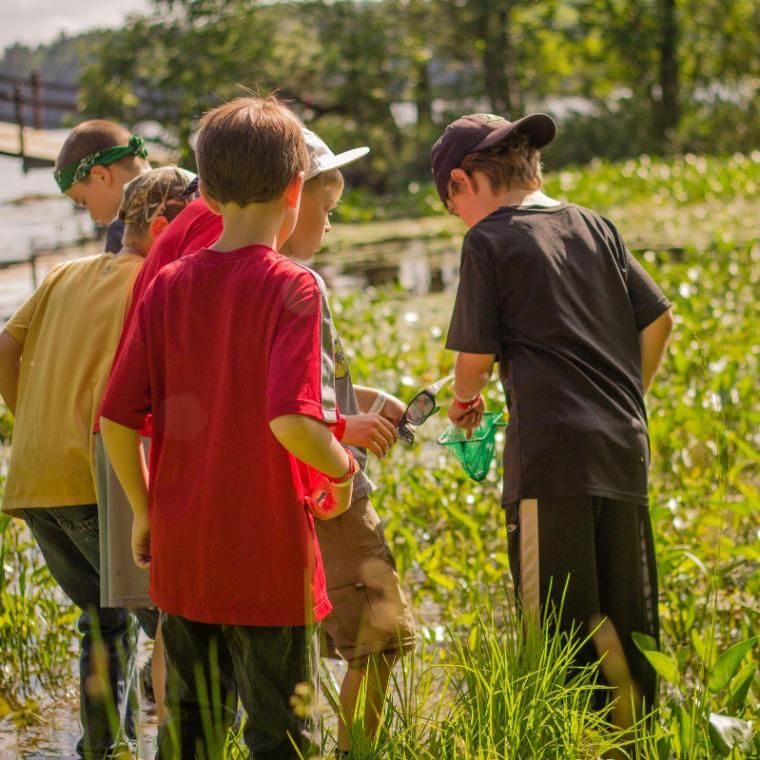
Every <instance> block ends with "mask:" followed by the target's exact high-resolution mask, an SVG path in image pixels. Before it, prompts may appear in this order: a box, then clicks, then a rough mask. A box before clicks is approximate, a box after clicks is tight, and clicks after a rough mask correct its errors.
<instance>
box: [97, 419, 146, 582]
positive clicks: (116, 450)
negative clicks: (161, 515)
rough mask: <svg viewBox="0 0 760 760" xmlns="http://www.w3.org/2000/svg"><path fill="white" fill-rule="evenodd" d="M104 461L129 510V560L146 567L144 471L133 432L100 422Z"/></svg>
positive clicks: (116, 424) (134, 432) (104, 421)
mask: <svg viewBox="0 0 760 760" xmlns="http://www.w3.org/2000/svg"><path fill="white" fill-rule="evenodd" d="M100 430H101V434H102V436H103V443H104V444H105V447H106V451H107V452H108V458H109V459H110V460H111V465H112V466H113V469H114V472H115V473H116V475H117V477H118V478H119V482H120V483H121V487H122V488H123V489H124V493H125V494H126V495H127V498H128V499H129V505H130V506H131V507H132V513H133V515H134V522H133V524H132V557H133V559H134V561H135V564H136V565H137V566H138V567H141V568H143V569H147V568H149V567H150V520H149V518H148V469H147V466H146V463H145V457H144V456H143V450H142V446H141V445H140V434H139V433H138V431H137V430H133V429H132V428H128V427H125V426H124V425H120V424H119V423H118V422H113V421H112V420H109V419H108V418H107V417H101V418H100Z"/></svg>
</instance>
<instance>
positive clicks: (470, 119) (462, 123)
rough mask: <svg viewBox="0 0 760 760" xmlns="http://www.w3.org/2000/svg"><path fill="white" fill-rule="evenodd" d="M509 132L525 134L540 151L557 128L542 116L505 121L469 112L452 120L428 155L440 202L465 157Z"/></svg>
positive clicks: (444, 199) (500, 118) (496, 142)
mask: <svg viewBox="0 0 760 760" xmlns="http://www.w3.org/2000/svg"><path fill="white" fill-rule="evenodd" d="M513 132H517V133H519V134H522V135H525V136H526V137H527V138H528V140H529V141H530V144H531V145H532V146H533V147H534V148H543V147H544V146H545V145H548V144H549V143H550V142H551V141H552V140H553V139H554V135H555V134H557V125H556V124H555V123H554V119H552V117H551V116H548V115H547V114H545V113H531V114H528V115H527V116H523V117H522V119H518V120H517V121H507V119H505V118H503V117H501V116H495V115H494V114H492V113H471V114H469V115H467V116H462V117H461V118H460V119H457V120H456V121H452V122H451V124H449V126H448V127H446V129H445V131H444V133H443V134H442V135H441V136H440V137H439V138H438V140H437V141H436V143H435V145H433V149H432V150H431V152H430V160H431V162H432V164H433V179H434V180H435V186H436V188H437V190H438V195H439V196H440V198H441V200H442V201H443V202H444V203H446V198H447V196H448V186H449V176H450V175H451V172H452V170H453V169H456V168H457V166H459V164H461V163H462V159H463V158H464V157H465V156H466V155H468V154H469V153H476V152H477V151H479V150H485V149H486V148H492V147H493V146H494V145H498V144H499V143H500V142H501V141H502V140H505V139H506V138H507V137H508V136H509V135H511V134H512V133H513Z"/></svg>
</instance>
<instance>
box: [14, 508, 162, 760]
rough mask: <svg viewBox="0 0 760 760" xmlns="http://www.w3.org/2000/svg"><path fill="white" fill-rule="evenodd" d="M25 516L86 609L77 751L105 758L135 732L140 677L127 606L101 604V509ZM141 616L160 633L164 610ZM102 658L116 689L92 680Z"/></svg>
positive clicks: (81, 625) (151, 631)
mask: <svg viewBox="0 0 760 760" xmlns="http://www.w3.org/2000/svg"><path fill="white" fill-rule="evenodd" d="M20 516H21V517H23V518H24V520H26V523H27V525H28V526H29V530H30V531H31V532H32V535H33V536H34V538H35V540H36V541H37V544H38V545H39V547H40V551H41V552H42V556H43V557H44V558H45V562H46V563H47V566H48V569H49V570H50V573H51V575H52V576H53V578H55V580H56V581H57V582H58V584H59V585H60V587H61V588H62V589H63V591H64V592H65V593H66V595H67V596H68V597H69V598H70V599H71V601H73V602H74V604H76V605H77V607H79V608H80V609H81V610H82V614H81V615H80V616H79V622H78V629H79V632H80V633H81V634H82V641H81V653H80V659H79V700H80V702H79V710H80V715H81V720H82V737H81V739H80V740H79V742H78V744H77V753H78V755H79V757H81V758H86V760H101V758H104V757H107V756H108V754H109V752H111V751H112V750H113V749H114V748H115V747H116V746H117V745H118V743H119V741H120V739H122V733H123V729H126V734H127V736H133V735H134V726H133V721H132V716H131V707H130V704H129V702H130V700H129V698H128V697H129V694H130V692H132V691H133V688H134V678H130V677H128V675H127V674H132V675H134V674H133V670H134V667H133V666H134V646H133V642H132V640H131V638H130V621H129V613H128V612H127V610H124V609H116V608H105V607H101V606H100V570H99V566H100V549H99V537H98V508H97V505H95V504H87V505H84V506H76V507H55V508H44V509H40V508H38V509H25V510H22V511H21V513H20ZM135 614H136V615H137V617H138V620H139V622H140V625H141V626H142V627H143V629H144V630H145V631H146V633H148V635H152V636H155V632H156V627H157V623H158V613H157V612H156V611H155V610H140V611H139V612H136V613H135ZM98 662H105V665H106V667H107V670H108V682H109V686H110V689H105V690H104V689H102V688H98V686H97V685H96V684H95V682H94V681H93V680H92V679H90V676H91V675H92V674H93V673H94V672H95V667H96V663H98ZM88 679H90V680H89V682H88Z"/></svg>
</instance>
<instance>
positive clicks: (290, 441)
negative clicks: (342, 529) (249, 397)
mask: <svg viewBox="0 0 760 760" xmlns="http://www.w3.org/2000/svg"><path fill="white" fill-rule="evenodd" d="M269 427H270V429H271V431H272V433H273V434H274V437H275V438H276V439H277V440H278V441H279V442H280V444H281V445H282V446H283V448H285V449H286V450H287V451H289V452H290V453H291V454H292V455H293V456H294V457H296V459H300V460H301V461H302V462H304V463H305V464H307V465H309V466H310V467H312V468H314V469H315V470H317V471H318V472H321V473H323V474H325V475H328V476H329V477H331V478H342V477H343V476H345V475H346V474H347V473H348V472H349V471H350V469H351V467H352V464H353V461H352V458H351V457H350V456H349V454H348V452H347V451H346V450H345V449H344V448H343V446H341V445H340V443H339V441H338V439H337V438H336V437H335V436H334V435H333V434H332V433H331V432H330V431H329V430H328V429H327V426H326V425H325V424H324V423H322V422H320V421H319V420H317V419H315V418H314V417H309V416H307V415H304V414H285V415H282V416H280V417H275V418H274V419H272V420H271V421H270V422H269ZM327 490H328V491H329V493H330V495H331V496H332V498H333V499H334V506H333V507H332V508H331V509H330V511H329V512H318V511H315V515H316V516H317V517H319V518H321V519H329V518H332V517H337V516H338V515H339V514H342V513H343V512H345V511H346V510H347V509H348V508H349V507H350V506H351V495H352V488H351V481H350V480H349V481H348V483H347V485H344V484H341V485H339V486H337V487H330V484H328V485H327Z"/></svg>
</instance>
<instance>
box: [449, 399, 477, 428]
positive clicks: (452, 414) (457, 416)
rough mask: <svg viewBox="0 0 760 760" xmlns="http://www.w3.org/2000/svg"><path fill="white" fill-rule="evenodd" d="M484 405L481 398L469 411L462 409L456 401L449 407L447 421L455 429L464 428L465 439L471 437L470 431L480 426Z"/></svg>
mask: <svg viewBox="0 0 760 760" xmlns="http://www.w3.org/2000/svg"><path fill="white" fill-rule="evenodd" d="M485 409H486V404H485V401H484V399H483V396H480V397H479V398H478V403H477V404H475V406H473V407H471V408H470V409H462V406H461V404H459V403H458V402H457V401H456V400H454V401H452V402H451V404H450V405H449V419H450V420H451V422H452V423H453V424H454V425H456V426H457V427H460V428H464V429H465V430H466V431H467V437H468V438H470V437H471V436H472V431H473V430H475V428H476V427H477V426H478V425H480V423H481V421H482V420H483V412H484V411H485Z"/></svg>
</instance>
